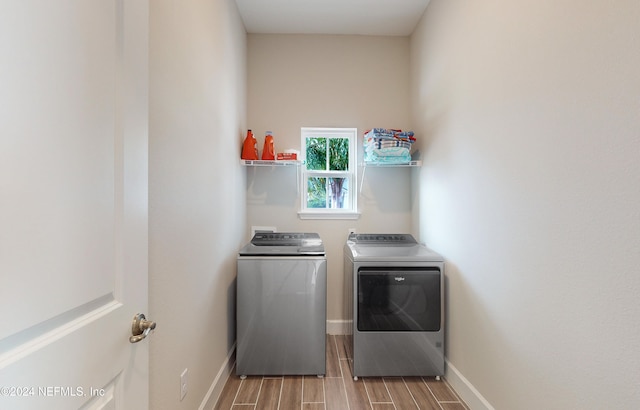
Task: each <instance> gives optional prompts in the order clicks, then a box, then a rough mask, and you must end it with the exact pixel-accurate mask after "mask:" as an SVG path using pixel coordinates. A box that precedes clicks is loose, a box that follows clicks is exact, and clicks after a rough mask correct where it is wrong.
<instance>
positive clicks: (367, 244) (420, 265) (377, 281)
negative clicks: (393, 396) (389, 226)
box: [344, 234, 445, 380]
mask: <svg viewBox="0 0 640 410" xmlns="http://www.w3.org/2000/svg"><path fill="white" fill-rule="evenodd" d="M344 273H345V306H346V310H347V321H348V330H347V335H346V337H345V338H344V340H345V348H346V350H347V355H348V357H349V364H350V367H351V372H352V376H353V377H354V380H357V378H358V377H365V376H436V377H437V378H438V379H439V378H440V376H442V375H444V360H445V359H444V331H445V329H444V318H445V311H444V306H445V304H444V259H443V258H442V256H440V255H439V254H437V253H436V252H434V251H432V250H431V249H429V248H427V247H426V246H424V245H421V244H419V243H418V242H417V241H416V240H415V238H414V237H413V236H412V235H410V234H351V235H349V237H348V239H347V242H346V244H345V245H344Z"/></svg>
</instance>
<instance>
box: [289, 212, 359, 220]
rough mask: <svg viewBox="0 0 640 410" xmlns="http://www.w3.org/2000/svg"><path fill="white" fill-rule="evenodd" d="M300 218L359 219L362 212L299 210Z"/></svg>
mask: <svg viewBox="0 0 640 410" xmlns="http://www.w3.org/2000/svg"><path fill="white" fill-rule="evenodd" d="M298 218H300V219H359V218H360V212H339V211H331V212H319V211H308V210H307V211H299V212H298Z"/></svg>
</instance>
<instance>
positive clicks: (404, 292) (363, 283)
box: [358, 267, 442, 332]
mask: <svg viewBox="0 0 640 410" xmlns="http://www.w3.org/2000/svg"><path fill="white" fill-rule="evenodd" d="M441 280H442V275H441V272H440V269H438V268H437V267H429V268H402V267H386V268H361V269H360V270H359V271H358V330H359V331H361V332H363V331H364V332H367V331H374V332H393V331H438V330H440V327H441V318H442V315H441V309H442V301H441V291H440V286H441Z"/></svg>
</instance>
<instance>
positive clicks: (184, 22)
mask: <svg viewBox="0 0 640 410" xmlns="http://www.w3.org/2000/svg"><path fill="white" fill-rule="evenodd" d="M150 31H151V32H150V56H149V57H150V104H149V108H150V120H149V121H150V124H149V125H150V138H149V140H150V141H149V143H150V144H149V145H150V165H149V182H150V186H149V205H150V221H149V222H150V223H149V231H150V232H149V239H150V243H149V260H150V272H149V293H150V295H149V299H150V308H149V312H150V313H151V314H152V318H153V320H155V321H157V323H158V328H157V330H156V332H155V334H154V335H153V337H152V338H151V339H150V341H149V343H150V349H151V358H150V359H151V377H150V383H151V386H150V387H151V398H150V401H151V406H150V408H152V409H154V410H162V409H170V410H175V409H189V410H192V409H197V408H198V407H199V406H200V405H201V403H204V402H205V401H206V400H207V398H208V397H210V396H211V397H212V399H215V398H216V397H215V396H216V392H215V391H211V392H210V388H213V387H215V386H214V383H215V382H216V376H217V374H218V371H219V370H220V369H221V368H222V367H223V366H224V363H225V362H226V360H227V354H228V353H229V351H230V350H231V348H232V345H233V343H234V341H235V273H236V268H235V263H236V258H235V256H236V253H237V250H238V248H239V247H240V245H241V244H242V242H243V241H244V239H245V238H244V235H243V232H244V231H245V229H244V226H245V218H246V211H245V183H246V182H245V181H246V179H245V178H246V177H245V172H244V170H243V169H241V168H240V166H239V161H238V158H239V157H240V151H239V144H238V141H239V140H240V138H241V136H242V134H243V133H244V130H245V129H246V122H245V117H246V34H245V30H244V26H243V24H242V22H241V20H240V17H239V14H238V12H237V9H236V5H235V2H234V1H233V0H221V1H195V0H190V1H181V2H175V1H169V0H154V1H152V2H151V5H150ZM185 368H188V369H189V374H188V393H187V396H186V397H185V399H184V401H182V402H180V401H179V398H180V397H179V391H180V390H179V387H180V384H179V376H180V374H181V373H182V371H183V370H184V369H185ZM222 376H223V377H222V381H221V382H222V383H224V381H225V378H226V374H224V375H222ZM208 408H211V407H208Z"/></svg>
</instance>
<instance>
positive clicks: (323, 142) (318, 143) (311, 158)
mask: <svg viewBox="0 0 640 410" xmlns="http://www.w3.org/2000/svg"><path fill="white" fill-rule="evenodd" d="M306 156H307V169H313V170H323V171H324V170H326V169H327V139H326V138H307V146H306Z"/></svg>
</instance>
